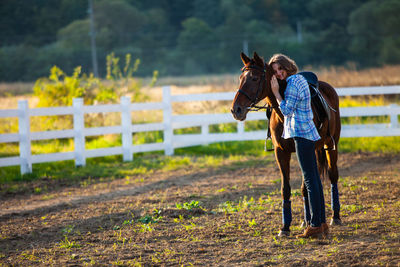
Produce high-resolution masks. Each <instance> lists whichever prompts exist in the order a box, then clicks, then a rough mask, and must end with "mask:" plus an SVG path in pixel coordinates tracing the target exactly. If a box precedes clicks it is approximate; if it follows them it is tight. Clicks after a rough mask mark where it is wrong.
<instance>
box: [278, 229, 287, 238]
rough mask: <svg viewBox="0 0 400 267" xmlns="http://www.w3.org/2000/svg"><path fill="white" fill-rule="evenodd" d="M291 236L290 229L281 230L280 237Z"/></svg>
mask: <svg viewBox="0 0 400 267" xmlns="http://www.w3.org/2000/svg"><path fill="white" fill-rule="evenodd" d="M288 236H290V231H284V230H280V231H279V234H278V237H288Z"/></svg>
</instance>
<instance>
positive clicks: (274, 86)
mask: <svg viewBox="0 0 400 267" xmlns="http://www.w3.org/2000/svg"><path fill="white" fill-rule="evenodd" d="M271 89H272V92H273V93H274V95H275V96H276V94H277V93H278V94H279V83H278V79H276V77H275V75H272V78H271Z"/></svg>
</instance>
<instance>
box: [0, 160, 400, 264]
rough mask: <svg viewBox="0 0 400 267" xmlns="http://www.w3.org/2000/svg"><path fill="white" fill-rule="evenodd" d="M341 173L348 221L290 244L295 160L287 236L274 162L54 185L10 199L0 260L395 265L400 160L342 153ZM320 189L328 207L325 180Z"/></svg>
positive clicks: (297, 203) (1, 224)
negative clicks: (281, 235)
mask: <svg viewBox="0 0 400 267" xmlns="http://www.w3.org/2000/svg"><path fill="white" fill-rule="evenodd" d="M339 172H340V177H341V179H340V182H339V191H340V200H341V206H342V210H341V215H342V220H343V222H344V224H343V225H342V226H333V227H331V229H330V235H329V236H328V237H327V238H324V239H317V240H308V239H296V238H295V237H294V236H295V234H297V233H300V232H301V231H302V229H300V227H299V225H300V222H301V220H302V214H303V203H302V197H301V195H300V184H301V179H300V171H299V168H298V165H297V162H296V159H295V158H294V159H292V181H291V185H292V208H293V219H294V220H293V225H292V227H291V231H292V233H291V236H290V237H288V238H278V237H277V236H276V235H277V233H278V231H279V228H280V224H281V196H280V182H279V172H278V169H277V167H276V164H275V163H274V162H273V155H268V156H267V159H266V163H265V165H261V166H259V165H256V166H253V167H243V164H242V165H237V164H231V165H224V166H221V167H219V168H190V169H187V170H176V171H169V172H161V171H160V172H154V173H153V174H151V175H148V176H138V177H139V178H140V179H138V177H132V179H130V180H129V181H127V180H126V179H120V180H113V181H109V182H99V181H98V182H95V183H89V184H87V183H81V184H78V185H65V184H62V185H55V184H51V186H50V185H49V187H48V190H47V192H45V193H38V194H17V195H2V196H1V199H2V201H1V204H0V231H1V232H0V263H1V264H2V265H22V266H29V265H46V266H47V265H57V266H65V265H67V266H73V265H78V266H80V265H96V266H99V265H100V266H104V265H107V266H109V265H120V266H135V265H136V266H140V265H146V266H149V265H151V266H153V265H154V266H176V265H185V266H188V265H196V266H204V265H205V266H208V265H211V266H266V265H291V266H292V265H293V266H304V265H309V266H375V265H388V266H398V264H399V262H400V198H399V196H400V186H399V185H400V182H399V178H400V157H399V156H398V155H387V154H385V155H378V154H369V153H362V154H359V153H351V154H341V155H340V159H339ZM142 178H143V179H142ZM42 182H43V181H42ZM49 183H50V182H49ZM52 183H54V181H53V182H52ZM324 187H325V199H326V200H327V210H328V211H329V207H330V201H329V199H330V197H329V196H330V192H329V188H330V186H329V181H324ZM177 204H178V205H177ZM328 215H330V211H329V212H328Z"/></svg>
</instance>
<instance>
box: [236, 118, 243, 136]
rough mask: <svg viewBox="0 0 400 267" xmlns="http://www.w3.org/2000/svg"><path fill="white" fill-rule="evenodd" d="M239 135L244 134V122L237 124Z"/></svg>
mask: <svg viewBox="0 0 400 267" xmlns="http://www.w3.org/2000/svg"><path fill="white" fill-rule="evenodd" d="M237 133H238V134H239V135H242V134H244V122H243V121H238V123H237Z"/></svg>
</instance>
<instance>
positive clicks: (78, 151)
mask: <svg viewBox="0 0 400 267" xmlns="http://www.w3.org/2000/svg"><path fill="white" fill-rule="evenodd" d="M337 92H338V94H339V96H348V95H351V96H356V95H381V94H400V86H385V87H356V88H339V89H337ZM233 98H234V93H208V94H193V95H171V90H170V87H164V88H163V101H162V102H160V103H131V99H130V98H129V97H121V103H120V104H113V105H93V106H85V105H83V99H81V98H76V99H74V100H73V105H72V107H53V108H33V109H29V108H28V102H27V101H26V100H21V101H19V102H18V109H8V110H0V118H8V117H17V118H18V124H19V133H9V134H0V143H8V142H19V151H20V154H19V156H15V157H2V158H0V167H4V166H15V165H20V168H21V174H24V173H29V172H32V164H34V163H43V162H52V161H62V160H75V165H76V166H84V165H85V163H86V158H91V157H100V156H110V155H121V154H122V155H123V160H124V161H131V160H133V154H134V153H138V152H147V151H157V150H164V151H165V154H166V155H173V154H174V149H175V148H181V147H188V146H194V145H201V144H208V143H214V142H222V141H241V140H261V139H264V138H265V136H266V131H265V130H262V131H251V132H249V131H245V130H244V122H238V121H235V120H234V119H233V118H232V115H231V114H230V113H224V114H190V115H173V113H172V103H174V102H187V101H212V100H229V101H231V100H232V99H233ZM139 110H162V111H163V122H162V123H146V124H132V122H131V112H132V111H139ZM100 112H120V113H121V125H120V126H109V127H95V128H85V126H84V114H87V113H100ZM340 112H341V116H342V117H355V116H357V117H358V116H390V123H386V124H383V123H381V124H367V125H365V124H363V125H344V126H342V134H341V136H342V137H361V136H398V135H400V127H399V123H398V116H399V114H400V107H399V106H397V105H395V104H392V105H389V106H380V107H353V108H342V109H341V110H340ZM49 115H51V116H56V115H73V122H74V123H73V129H69V130H54V131H42V132H31V131H30V117H33V116H49ZM254 120H266V116H265V113H264V112H257V113H250V114H248V117H247V120H246V121H254ZM221 123H237V132H235V133H210V132H209V126H210V125H213V124H221ZM196 126H197V127H199V126H200V127H201V133H200V134H179V135H176V134H174V129H179V128H187V127H196ZM149 131H163V134H164V139H163V142H162V143H150V144H133V143H132V133H137V132H149ZM105 134H122V146H120V147H109V148H99V149H85V137H87V136H98V135H105ZM59 138H74V149H75V150H74V151H73V152H61V153H47V154H39V155H32V154H31V141H35V140H46V139H59Z"/></svg>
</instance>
